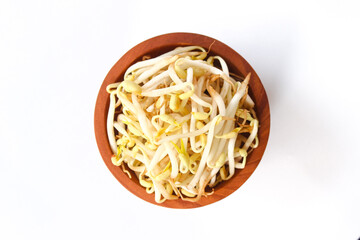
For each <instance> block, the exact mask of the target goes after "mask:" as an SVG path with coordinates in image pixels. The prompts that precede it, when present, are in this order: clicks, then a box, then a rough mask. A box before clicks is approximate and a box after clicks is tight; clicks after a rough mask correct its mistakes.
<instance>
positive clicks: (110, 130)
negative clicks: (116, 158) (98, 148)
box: [106, 93, 117, 154]
mask: <svg viewBox="0 0 360 240" xmlns="http://www.w3.org/2000/svg"><path fill="white" fill-rule="evenodd" d="M114 115H115V94H114V93H111V94H110V105H109V111H108V116H107V124H106V126H107V128H106V129H107V135H108V139H109V143H110V147H111V151H112V152H113V153H114V154H116V149H117V146H116V140H115V133H114V126H113V123H114Z"/></svg>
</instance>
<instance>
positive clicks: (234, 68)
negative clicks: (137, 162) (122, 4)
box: [94, 33, 270, 208]
mask: <svg viewBox="0 0 360 240" xmlns="http://www.w3.org/2000/svg"><path fill="white" fill-rule="evenodd" d="M188 45H198V46H202V47H204V48H205V49H206V50H208V49H209V47H210V46H211V48H210V52H209V55H210V56H211V55H219V56H221V57H222V58H223V59H224V60H225V61H226V63H227V64H228V67H229V71H230V72H232V73H234V74H237V75H241V76H245V75H247V74H248V73H249V72H251V80H250V83H249V94H250V96H251V97H252V99H253V100H254V102H255V111H256V114H257V117H258V119H259V123H260V124H259V125H260V128H259V132H258V138H259V146H258V147H257V148H256V149H254V151H253V152H252V153H251V154H249V156H248V158H247V163H246V167H245V168H244V169H242V170H236V172H235V174H234V176H233V177H232V178H231V179H229V180H228V181H224V182H221V183H220V184H219V185H217V186H216V187H215V192H214V194H212V195H210V196H208V197H202V198H201V199H200V200H199V201H198V202H187V201H183V200H181V199H178V200H167V201H165V202H164V203H161V204H158V203H156V202H155V200H154V194H147V193H146V191H145V189H144V188H143V187H142V186H141V185H140V184H139V182H138V179H137V177H136V176H135V174H133V173H132V172H131V170H130V172H131V173H132V178H131V179H129V177H128V176H127V175H126V174H125V173H124V172H123V171H122V170H121V168H120V167H117V166H114V165H113V164H112V163H111V155H112V152H111V149H110V145H109V142H108V140H107V133H106V118H107V112H108V107H109V102H110V101H109V96H108V93H107V92H106V86H107V85H108V84H110V83H114V82H117V81H122V79H123V75H124V73H125V71H126V69H127V68H128V67H130V66H131V65H132V64H134V63H135V62H137V61H140V60H141V59H142V57H143V56H145V55H149V56H151V57H156V56H158V55H160V54H162V53H165V52H168V51H170V50H172V49H174V48H176V47H178V46H188ZM94 120H95V136H96V141H97V144H98V148H99V151H100V154H101V156H102V158H103V160H104V162H105V164H106V166H107V167H108V168H109V170H110V171H111V173H112V174H113V175H114V176H115V178H116V179H117V180H118V181H119V182H120V183H121V184H122V185H123V186H124V187H125V188H126V189H128V190H129V191H130V192H132V193H133V194H135V195H136V196H138V197H140V198H142V199H143V200H145V201H148V202H150V203H153V204H156V205H160V206H163V207H170V208H195V207H200V206H205V205H208V204H210V203H213V202H216V201H219V200H221V199H223V198H225V197H226V196H228V195H230V194H231V193H233V192H234V191H235V190H236V189H238V188H239V187H240V186H241V185H242V184H243V183H244V182H245V181H246V180H247V179H248V178H249V177H250V175H251V174H252V173H253V172H254V170H255V169H256V167H257V165H258V164H259V162H260V160H261V158H262V155H263V153H264V151H265V148H266V145H267V141H268V137H269V129H270V110H269V103H268V99H267V96H266V92H265V89H264V87H263V85H262V83H261V81H260V79H259V77H258V75H257V74H256V72H255V71H254V70H253V69H252V67H251V66H250V64H249V63H248V62H247V61H246V60H245V59H244V58H242V57H241V56H240V55H239V54H238V53H237V52H235V51H234V50H233V49H231V48H230V47H228V46H227V45H225V44H224V43H221V42H220V41H218V40H215V39H213V38H210V37H207V36H204V35H199V34H193V33H170V34H165V35H161V36H157V37H154V38H151V39H148V40H146V41H144V42H142V43H140V44H138V45H136V46H135V47H133V48H132V49H131V50H129V51H128V52H127V53H126V54H125V55H124V56H122V57H121V58H120V60H119V61H118V62H117V63H116V64H115V65H114V66H113V67H112V69H111V70H110V71H109V73H108V74H107V76H106V77H105V80H104V82H103V83H102V86H101V88H100V91H99V94H98V98H97V102H96V106H95V119H94ZM128 170H129V169H128Z"/></svg>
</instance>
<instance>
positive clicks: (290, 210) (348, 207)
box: [0, 0, 360, 240]
mask: <svg viewBox="0 0 360 240" xmlns="http://www.w3.org/2000/svg"><path fill="white" fill-rule="evenodd" d="M357 2H358V1H344V0H342V1H341V0H339V1H336V0H332V1H331V0H330V1H281V0H273V1H225V0H223V1H210V0H208V1H194V0H192V1H187V0H182V1H154V0H153V1H123V2H122V1H79V0H61V1H60V0H59V1H37V0H33V1H13V0H5V1H4V0H1V2H0V110H1V112H0V239H4V240H5V239H6V240H7V239H140V238H143V239H250V240H251V239H277V240H278V239H326V240H329V239H334V240H335V239H350V240H357V239H358V238H359V237H360V187H359V184H360V174H359V173H360V154H359V140H358V136H359V133H360V131H359V130H360V127H359V126H360V124H359V122H360V114H359V104H360V100H359V99H360V98H359V95H360V94H359V86H360V84H359V81H360V79H359V55H360V47H359V45H360V33H359V31H360V30H359V28H360V17H359V16H360V14H359V9H360V8H359V6H358V4H357ZM177 31H186V32H195V33H200V34H205V35H208V36H211V37H213V38H216V39H218V40H220V41H222V42H224V43H226V44H228V45H229V46H231V47H232V48H233V49H235V50H236V51H237V52H239V53H240V54H241V55H242V56H243V57H244V58H245V59H247V60H248V62H249V63H250V64H251V65H252V66H253V68H254V69H255V71H256V72H257V73H258V75H259V76H260V78H261V80H262V82H263V84H264V86H265V88H266V91H267V93H268V97H269V101H270V106H271V131H270V139H269V144H268V147H267V149H266V152H265V155H264V157H263V159H262V161H261V163H260V165H259V167H258V168H257V170H256V171H255V172H254V174H253V175H252V176H251V177H250V179H249V180H248V181H247V182H246V183H245V184H244V185H243V186H242V187H241V188H240V189H239V190H238V191H236V192H235V193H234V194H232V195H231V196H229V197H228V198H226V199H224V200H222V201H220V202H217V203H215V204H213V205H210V206H206V207H203V208H198V209H192V210H173V209H167V208H162V207H158V206H155V205H152V204H150V203H147V202H144V201H143V200H141V199H139V198H137V197H135V196H133V195H132V194H130V193H129V192H128V191H127V190H126V189H124V188H123V187H122V186H121V185H120V184H119V183H118V182H117V181H116V179H115V178H114V177H113V176H112V175H111V173H110V172H109V171H108V169H107V168H106V166H105V164H104V163H103V160H102V159H101V157H100V154H99V152H98V149H97V145H96V142H95V137H94V131H93V114H94V106H95V101H96V97H97V93H98V90H99V88H100V85H101V83H102V81H103V79H104V77H105V75H106V74H107V72H108V71H109V70H110V68H111V67H112V66H113V64H114V63H115V62H116V61H117V60H118V59H119V58H120V57H121V56H122V55H123V54H124V53H125V52H126V51H127V50H129V49H130V48H131V47H133V46H134V45H136V44H137V43H139V42H141V41H143V40H145V39H148V38H150V37H153V36H156V35H160V34H163V33H168V32H177Z"/></svg>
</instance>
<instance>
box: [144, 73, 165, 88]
mask: <svg viewBox="0 0 360 240" xmlns="http://www.w3.org/2000/svg"><path fill="white" fill-rule="evenodd" d="M167 77H169V71H168V70H166V71H164V72H162V73H160V74H159V75H157V76H155V77H153V78H152V79H150V80H149V81H148V82H146V83H145V84H144V85H143V86H142V87H141V89H142V91H147V90H151V89H155V88H156V87H157V86H159V85H160V84H161V83H163V80H164V79H166V78H167Z"/></svg>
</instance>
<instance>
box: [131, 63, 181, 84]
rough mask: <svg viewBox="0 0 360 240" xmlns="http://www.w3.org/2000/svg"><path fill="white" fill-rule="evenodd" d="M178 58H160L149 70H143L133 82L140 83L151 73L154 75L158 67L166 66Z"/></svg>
mask: <svg viewBox="0 0 360 240" xmlns="http://www.w3.org/2000/svg"><path fill="white" fill-rule="evenodd" d="M177 59H178V56H174V57H171V58H168V59H166V58H165V59H162V60H160V61H159V62H157V63H156V64H155V65H154V66H152V67H151V68H150V69H149V70H147V71H145V72H143V73H142V74H141V75H140V76H139V77H138V78H137V79H136V80H135V83H137V84H140V83H142V82H143V81H145V80H146V79H148V78H149V77H151V76H152V75H154V74H155V73H156V72H158V71H159V70H160V69H162V68H164V67H166V66H167V65H169V64H170V63H172V62H175V61H176V60H177Z"/></svg>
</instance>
